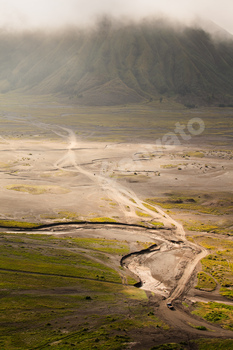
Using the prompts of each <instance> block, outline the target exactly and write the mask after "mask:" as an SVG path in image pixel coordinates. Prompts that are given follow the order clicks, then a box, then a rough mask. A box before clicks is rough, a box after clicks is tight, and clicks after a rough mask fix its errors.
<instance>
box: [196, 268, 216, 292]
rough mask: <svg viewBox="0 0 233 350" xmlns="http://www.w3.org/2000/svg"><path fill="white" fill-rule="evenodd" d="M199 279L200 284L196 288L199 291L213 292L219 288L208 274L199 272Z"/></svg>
mask: <svg viewBox="0 0 233 350" xmlns="http://www.w3.org/2000/svg"><path fill="white" fill-rule="evenodd" d="M197 278H198V283H197V285H196V286H195V288H197V289H204V290H209V291H212V290H214V289H215V288H216V286H217V284H216V282H215V280H214V279H213V277H211V276H210V275H208V274H207V273H205V272H203V271H202V272H198V274H197Z"/></svg>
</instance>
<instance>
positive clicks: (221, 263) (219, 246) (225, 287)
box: [193, 236, 233, 298]
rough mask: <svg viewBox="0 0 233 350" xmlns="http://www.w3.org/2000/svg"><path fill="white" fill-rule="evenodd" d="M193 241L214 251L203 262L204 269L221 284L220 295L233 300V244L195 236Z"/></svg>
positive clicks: (226, 240)
mask: <svg viewBox="0 0 233 350" xmlns="http://www.w3.org/2000/svg"><path fill="white" fill-rule="evenodd" d="M193 241H194V242H195V243H198V244H200V245H202V246H203V247H205V248H207V249H210V250H211V251H212V252H211V254H209V255H208V256H206V257H205V258H204V259H202V260H201V263H202V269H203V271H204V272H206V273H207V274H208V275H210V276H212V277H213V278H214V279H215V280H216V281H217V282H218V283H219V284H220V286H221V289H220V294H222V295H224V296H227V297H229V298H233V242H232V241H231V240H228V239H225V238H222V239H219V238H214V237H202V236H193Z"/></svg>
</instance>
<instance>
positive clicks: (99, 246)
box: [72, 238, 129, 255]
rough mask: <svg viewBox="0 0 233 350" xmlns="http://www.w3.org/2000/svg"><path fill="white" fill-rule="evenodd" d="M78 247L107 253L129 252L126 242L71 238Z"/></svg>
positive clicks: (123, 253)
mask: <svg viewBox="0 0 233 350" xmlns="http://www.w3.org/2000/svg"><path fill="white" fill-rule="evenodd" d="M72 241H73V242H75V243H76V244H77V245H78V246H79V247H83V248H88V249H93V250H98V251H101V252H105V253H109V254H120V255H126V254H128V253H129V246H128V244H127V243H126V242H122V241H117V240H113V239H112V240H110V239H103V238H73V239H72Z"/></svg>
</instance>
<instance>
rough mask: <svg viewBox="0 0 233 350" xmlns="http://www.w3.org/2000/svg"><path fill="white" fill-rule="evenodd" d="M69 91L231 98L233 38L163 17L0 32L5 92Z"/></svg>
mask: <svg viewBox="0 0 233 350" xmlns="http://www.w3.org/2000/svg"><path fill="white" fill-rule="evenodd" d="M14 90H21V91H24V92H27V93H28V92H32V93H36V94H45V93H53V94H54V93H55V94H62V95H67V96H70V97H71V98H74V99H75V100H77V102H79V103H83V104H90V105H114V104H121V103H137V102H141V101H143V100H148V99H149V100H151V99H154V98H156V99H158V98H160V97H162V96H163V95H165V96H168V97H169V96H176V97H177V98H178V99H179V100H180V101H183V102H184V103H185V102H186V103H187V102H188V103H192V102H193V101H194V102H195V103H196V101H197V102H198V103H216V102H219V101H221V102H229V101H232V100H233V99H232V96H233V40H229V38H228V40H225V41H223V40H221V41H219V40H218V41H215V40H214V39H213V38H212V37H211V36H210V35H209V34H207V33H206V32H204V30H202V29H198V28H183V29H181V28H178V27H177V28H174V27H173V26H172V25H170V24H168V23H165V22H163V21H157V22H153V23H141V24H137V25H136V24H129V25H117V24H111V22H110V21H107V20H106V21H103V22H102V23H100V24H99V25H98V27H97V28H95V29H92V30H90V29H89V30H86V31H84V30H83V31H79V30H69V31H66V32H59V33H57V34H50V35H46V34H45V33H26V34H25V33H18V34H9V33H5V32H2V33H0V92H2V93H5V92H8V91H14Z"/></svg>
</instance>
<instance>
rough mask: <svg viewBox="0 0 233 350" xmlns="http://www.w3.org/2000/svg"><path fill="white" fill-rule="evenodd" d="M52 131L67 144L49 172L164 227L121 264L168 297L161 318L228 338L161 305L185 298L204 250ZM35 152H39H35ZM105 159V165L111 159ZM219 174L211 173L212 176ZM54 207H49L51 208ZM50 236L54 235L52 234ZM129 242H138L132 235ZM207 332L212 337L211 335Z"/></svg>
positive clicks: (129, 216)
mask: <svg viewBox="0 0 233 350" xmlns="http://www.w3.org/2000/svg"><path fill="white" fill-rule="evenodd" d="M53 132H54V133H56V134H57V135H58V136H60V137H62V139H63V140H65V142H66V145H65V146H64V147H63V148H61V150H59V154H60V158H59V159H56V160H55V162H54V163H53V166H51V164H50V171H61V172H63V173H67V174H69V175H70V174H74V175H75V176H78V177H79V178H80V176H82V177H83V178H85V179H87V183H88V186H91V189H92V190H91V191H92V192H90V194H89V195H88V196H90V198H92V197H91V196H92V195H93V193H95V194H96V195H97V196H99V194H100V193H103V194H104V195H105V196H107V197H109V198H110V199H111V200H112V201H113V202H114V203H117V206H118V211H119V212H120V213H121V217H122V218H124V221H125V222H126V223H130V222H132V221H134V220H137V219H138V215H137V213H136V212H137V211H138V210H141V211H142V212H143V213H144V215H149V216H150V217H152V218H153V219H154V220H155V221H161V222H162V223H163V224H164V228H168V230H167V231H166V232H165V231H163V230H158V231H157V232H156V233H155V232H149V231H148V230H147V234H149V236H150V237H151V239H152V240H155V241H156V240H157V242H159V244H158V249H156V250H155V251H150V252H145V254H140V255H138V254H136V255H132V256H130V257H129V258H128V259H126V261H125V266H126V267H127V268H129V269H130V270H131V271H132V272H133V273H135V274H136V275H137V276H138V277H139V278H140V279H141V281H142V286H141V288H143V289H145V290H147V291H149V292H153V293H155V294H156V295H157V296H158V297H163V298H164V297H165V298H167V300H165V301H161V303H160V307H159V309H158V311H159V314H160V316H162V317H163V318H164V320H165V321H167V322H168V323H169V324H170V325H172V326H173V327H174V328H175V329H178V330H185V331H187V333H191V334H192V335H195V334H196V335H199V336H200V335H202V336H208V337H211V336H214V337H228V338H232V337H233V333H232V332H230V331H226V330H222V329H221V328H219V327H214V326H211V325H209V324H208V323H207V322H204V321H200V320H197V319H196V318H194V317H193V316H191V315H189V314H187V313H186V312H184V311H183V309H182V308H181V307H179V304H177V305H178V306H176V310H175V311H171V310H169V309H168V308H167V306H166V303H167V302H168V301H172V302H173V303H175V302H176V300H179V299H180V298H181V297H182V296H183V295H184V293H185V291H186V289H187V286H188V283H189V280H190V278H191V276H192V274H193V272H194V269H195V267H196V265H197V264H198V262H199V261H200V259H202V258H203V257H204V256H205V255H206V254H207V253H208V252H207V251H206V250H205V249H204V248H201V247H199V246H196V245H194V244H193V243H190V242H189V241H187V240H186V237H185V231H184V229H183V226H182V225H181V224H180V223H178V222H176V221H175V220H174V219H172V218H171V217H170V216H169V215H168V214H167V213H165V212H164V211H163V210H162V209H161V208H160V207H158V206H153V210H152V209H149V208H148V207H145V205H144V204H145V203H144V202H143V200H141V199H140V198H139V196H137V195H136V193H135V192H134V191H133V190H132V189H130V188H128V187H127V186H125V185H123V184H121V183H120V182H118V181H117V180H116V179H115V178H114V177H111V176H109V174H108V173H107V174H106V173H105V172H104V171H100V170H99V171H96V166H93V159H92V161H91V162H88V161H87V160H86V159H85V156H84V155H83V154H85V149H86V147H87V145H86V144H85V145H84V144H83V143H80V142H79V141H78V140H77V137H76V135H75V133H74V132H73V131H72V130H70V129H67V128H60V127H57V128H56V129H54V130H53ZM9 145H10V147H12V148H13V149H14V147H16V143H14V142H12V143H11V142H10V141H9V142H8V144H7V147H9ZM37 147H38V145H37ZM54 148H55V146H54ZM28 150H30V148H28V149H27V152H28ZM55 150H56V149H55ZM24 151H25V149H24ZM18 152H19V150H18ZM34 152H35V153H36V152H38V153H39V151H36V150H34ZM54 152H55V151H54ZM93 153H94V154H95V156H96V155H97V153H98V152H96V151H93ZM115 153H117V152H115ZM95 156H94V157H92V158H94V160H96V159H97V158H96V157H95ZM85 161H87V165H83V164H85ZM108 161H109V162H110V159H108ZM128 163H129V161H128ZM134 165H135V164H134ZM136 165H137V164H136ZM137 166H138V165H137ZM220 175H221V176H228V173H227V172H223V173H221V174H220ZM220 175H219V173H216V176H220ZM85 181H86V180H85ZM103 194H102V195H103ZM85 200H87V198H86V199H85ZM48 202H49V200H48ZM45 203H46V202H45ZM53 205H54V204H53V203H52V204H51V207H52V206H53ZM40 233H43V231H40ZM44 233H46V232H44ZM53 233H54V234H56V232H53ZM126 233H127V228H126ZM111 235H112V232H111V230H110V229H109V230H108V236H109V237H111ZM126 237H127V236H126ZM134 239H135V240H136V239H137V234H136V235H135V238H134ZM188 323H192V324H198V325H204V326H205V327H206V328H208V329H210V330H211V331H199V330H197V329H194V328H193V327H191V326H190V325H188ZM212 331H214V332H215V333H214V334H213V332H212ZM211 332H212V333H211Z"/></svg>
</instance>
